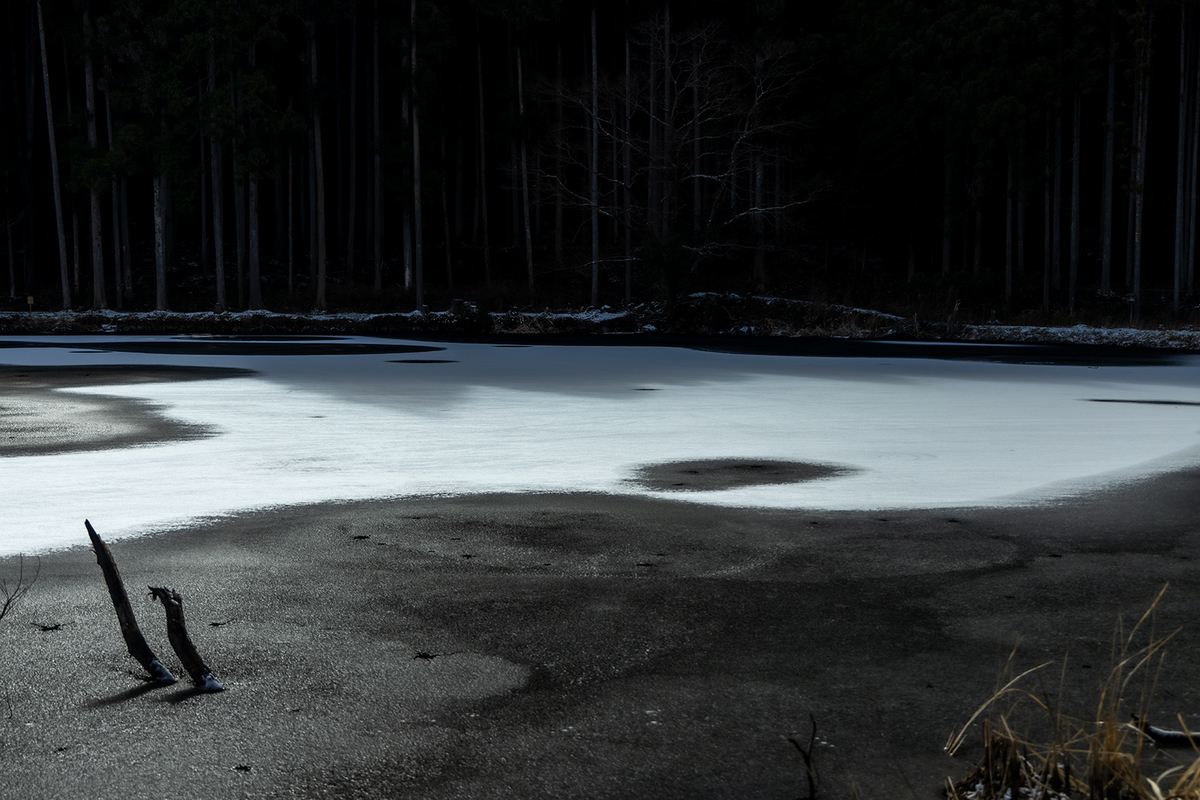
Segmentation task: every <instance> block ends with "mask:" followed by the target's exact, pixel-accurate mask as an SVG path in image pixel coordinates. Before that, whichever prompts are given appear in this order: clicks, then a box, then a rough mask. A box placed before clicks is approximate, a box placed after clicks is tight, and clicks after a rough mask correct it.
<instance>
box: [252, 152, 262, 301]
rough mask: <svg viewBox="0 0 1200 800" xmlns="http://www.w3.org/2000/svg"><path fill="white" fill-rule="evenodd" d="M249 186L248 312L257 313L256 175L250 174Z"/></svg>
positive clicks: (259, 297)
mask: <svg viewBox="0 0 1200 800" xmlns="http://www.w3.org/2000/svg"><path fill="white" fill-rule="evenodd" d="M249 184H250V209H249V211H250V215H249V216H250V219H249V223H250V224H249V228H250V261H249V279H250V310H252V311H257V310H258V309H260V308H262V307H263V301H262V280H261V277H260V272H259V246H258V243H259V224H258V175H256V174H255V173H253V172H251V173H250V176H249Z"/></svg>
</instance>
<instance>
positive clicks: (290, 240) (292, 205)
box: [287, 141, 296, 300]
mask: <svg viewBox="0 0 1200 800" xmlns="http://www.w3.org/2000/svg"><path fill="white" fill-rule="evenodd" d="M292 161H293V158H292V143H291V142H290V141H289V142H288V177H287V186H288V199H287V265H288V273H287V275H288V299H289V300H290V299H291V298H292V297H293V296H294V295H295V293H296V283H295V277H296V173H295V168H294V166H293V163H292Z"/></svg>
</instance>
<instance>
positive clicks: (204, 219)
mask: <svg viewBox="0 0 1200 800" xmlns="http://www.w3.org/2000/svg"><path fill="white" fill-rule="evenodd" d="M196 93H197V94H198V95H199V98H198V102H197V109H198V110H199V111H200V119H199V131H198V133H199V137H198V138H199V139H200V180H199V183H200V271H201V273H203V274H204V276H205V277H208V274H209V273H208V172H209V170H208V142H206V141H205V139H206V138H207V137H206V136H205V135H204V111H203V109H204V87H203V84H199V86H198V88H197V91H196ZM107 96H108V93H107V92H106V93H105V97H107ZM108 138H109V139H110V140H111V139H112V133H111V131H110V133H109V137H108ZM113 194H114V196H115V194H116V190H115V189H114V191H113ZM114 230H115V226H114ZM117 263H118V264H120V262H117ZM117 274H118V277H117V282H118V284H119V283H120V280H121V278H120V268H119V267H118V271H117Z"/></svg>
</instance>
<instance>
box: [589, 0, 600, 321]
mask: <svg viewBox="0 0 1200 800" xmlns="http://www.w3.org/2000/svg"><path fill="white" fill-rule="evenodd" d="M599 104H600V87H599V83H598V81H597V69H596V2H595V0H593V2H592V163H591V201H592V306H593V307H595V306H598V305H600V188H599V180H600V169H599V163H598V155H599V151H600V127H599V124H598V123H599V121H598V120H597V118H596V117H597V115H598V114H599V113H600V109H599Z"/></svg>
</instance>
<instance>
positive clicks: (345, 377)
mask: <svg viewBox="0 0 1200 800" xmlns="http://www.w3.org/2000/svg"><path fill="white" fill-rule="evenodd" d="M35 338H36V337H23V338H21V339H20V340H19V341H21V342H31V341H34V340H35ZM123 340H134V341H138V342H146V341H170V338H169V337H161V338H159V339H157V340H153V339H147V337H118V336H109V337H99V338H88V337H79V338H70V337H53V338H51V337H45V338H43V339H41V340H39V341H40V342H41V343H43V344H50V345H53V346H42V347H9V348H0V363H4V364H21V365H51V364H89V365H95V364H142V365H145V364H172V365H196V366H225V367H240V368H247V369H252V370H256V371H257V372H258V374H257V375H256V376H254V377H243V378H234V379H227V380H212V381H189V382H181V383H155V384H138V385H129V386H107V387H92V388H84V389H74V390H70V391H73V392H76V393H78V394H101V395H111V396H122V397H129V398H137V399H142V400H147V401H150V402H152V403H154V404H157V405H159V406H162V407H163V408H165V409H166V413H167V414H168V415H169V416H171V417H172V418H175V419H178V420H180V421H183V422H189V423H197V424H200V425H204V426H208V427H212V428H215V429H216V430H217V431H218V432H219V433H218V434H217V435H215V436H212V437H210V438H204V439H198V440H190V441H182V442H172V443H167V444H161V445H151V446H142V447H133V448H125V449H112V450H101V451H97V452H83V453H65V454H55V455H37V456H17V457H9V458H0V554H11V553H16V552H26V553H32V552H36V551H38V550H41V549H45V548H51V547H60V546H68V545H73V544H79V543H81V542H86V538H85V537H84V536H83V519H84V518H85V517H87V518H90V519H91V520H92V521H93V523H94V524H95V525H96V526H97V529H98V530H100V531H101V533H102V534H103V535H104V536H105V538H106V539H119V538H122V537H125V536H130V535H137V534H141V533H146V532H151V531H155V530H162V529H164V528H168V527H173V526H177V525H182V524H185V523H187V522H188V521H190V520H195V519H197V518H203V517H209V516H214V515H222V514H229V513H233V512H237V511H241V510H249V509H260V508H265V507H271V506H279V505H290V504H296V503H307V502H317V501H324V500H354V499H363V498H377V497H393V496H406V495H408V496H411V495H425V494H461V493H474V492H527V491H544V492H564V491H565V492H608V493H627V494H637V495H652V496H662V497H670V498H673V499H677V500H686V501H688V502H700V503H711V504H720V505H739V506H757V507H770V508H816V509H882V508H922V507H946V506H963V505H997V504H1015V503H1029V502H1042V501H1048V500H1052V499H1054V498H1056V497H1061V496H1063V495H1066V494H1071V493H1075V492H1079V491H1085V490H1087V489H1090V488H1095V487H1097V486H1102V485H1104V484H1105V483H1106V482H1112V481H1117V480H1124V479H1130V478H1135V477H1140V476H1143V475H1148V474H1151V473H1154V472H1157V471H1165V470H1169V469H1176V468H1180V467H1183V466H1188V465H1193V464H1196V463H1200V406H1197V405H1175V404H1171V403H1161V402H1160V403H1145V402H1092V401H1094V400H1108V401H1147V400H1150V401H1173V402H1174V403H1183V404H1187V403H1191V404H1200V358H1198V357H1196V356H1181V357H1180V359H1179V363H1177V364H1175V365H1170V366H1133V367H1118V366H1112V367H1109V366H1102V367H1092V368H1089V367H1083V366H1047V365H1020V364H995V363H984V362H964V361H939V360H936V359H935V358H929V359H889V358H855V359H849V358H814V357H790V356H789V357H783V356H754V355H732V354H723V353H711V352H702V351H696V350H686V349H679V348H660V347H630V346H573V347H572V346H567V347H556V346H533V347H504V346H496V345H491V344H447V345H445V346H444V347H445V349H444V350H441V351H438V352H431V353H417V354H372V355H289V356H265V355H257V356H251V355H242V356H220V355H183V354H174V353H167V354H147V353H123V352H113V351H108V350H105V349H103V348H104V347H105V346H107V345H108V344H110V343H117V344H119V343H120V342H121V341H123ZM3 341H4V339H3V338H0V343H3ZM10 341H13V342H15V341H18V340H10ZM242 341H244V340H242ZM347 341H353V342H360V343H364V342H365V343H379V344H395V342H394V341H391V340H382V339H369V338H364V337H355V338H353V339H348V340H347ZM413 344H417V343H413ZM421 344H427V343H421ZM930 352H931V356H932V355H936V348H934V347H931V350H930ZM397 362H399V363H397ZM436 362H442V363H436ZM2 424H3V423H0V425H2ZM719 458H736V459H772V460H795V461H804V462H820V463H825V464H832V465H840V466H845V467H852V468H854V469H855V470H857V471H855V472H852V473H849V474H845V475H841V476H838V477H832V478H827V479H821V480H815V481H811V482H807V483H798V484H786V485H771V486H754V487H743V488H738V489H731V490H724V491H704V492H689V493H686V494H682V493H678V492H676V493H657V492H653V491H650V490H648V489H644V488H641V487H639V486H638V485H637V484H636V483H634V482H633V481H632V480H631V478H633V477H634V472H635V470H636V469H637V468H638V467H640V466H644V465H647V464H654V463H659V462H663V461H675V460H699V459H719Z"/></svg>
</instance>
